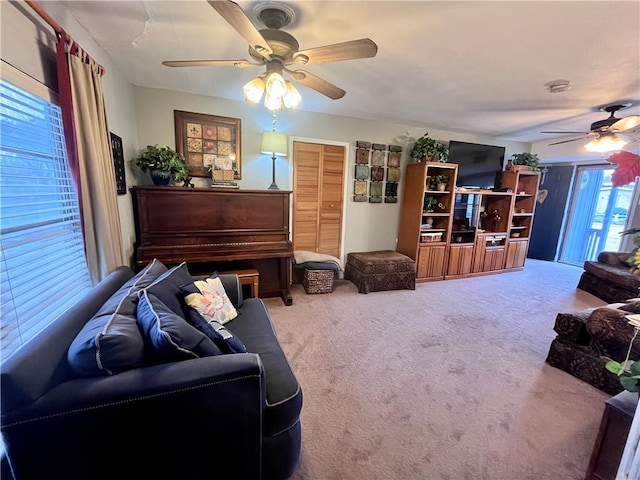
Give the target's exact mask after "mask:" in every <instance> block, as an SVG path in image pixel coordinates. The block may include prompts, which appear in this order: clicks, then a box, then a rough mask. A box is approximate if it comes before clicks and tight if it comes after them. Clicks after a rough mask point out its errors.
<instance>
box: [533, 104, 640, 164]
mask: <svg viewBox="0 0 640 480" xmlns="http://www.w3.org/2000/svg"><path fill="white" fill-rule="evenodd" d="M630 106H631V103H619V104H613V105H607V106H605V107H602V108H600V110H601V111H603V112H608V113H609V117H608V118H605V119H604V120H598V121H597V122H593V123H592V124H591V127H590V131H589V132H561V131H544V132H540V133H582V134H584V135H586V136H587V138H591V139H592V140H591V142H589V143H588V144H587V145H585V148H586V149H587V150H591V151H596V152H606V151H612V150H619V149H620V148H621V147H622V146H624V145H625V144H627V143H631V142H634V141H636V139H635V138H634V137H632V136H631V135H629V134H630V133H633V132H634V131H635V130H636V129H637V127H638V126H640V115H630V116H628V117H625V118H618V117H616V116H615V113H616V112H617V111H618V110H622V109H625V108H629V107H630ZM583 138H584V137H579V138H572V139H570V140H562V141H560V142H554V143H550V144H549V145H559V144H561V143H568V142H575V141H577V140H582V139H583ZM590 147H591V148H590ZM603 149H604V150H603Z"/></svg>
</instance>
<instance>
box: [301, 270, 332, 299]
mask: <svg viewBox="0 0 640 480" xmlns="http://www.w3.org/2000/svg"><path fill="white" fill-rule="evenodd" d="M302 286H303V287H304V291H305V292H307V293H309V294H314V293H331V292H332V291H333V270H309V269H308V268H305V269H304V278H303V279H302Z"/></svg>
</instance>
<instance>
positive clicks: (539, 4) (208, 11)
mask: <svg viewBox="0 0 640 480" xmlns="http://www.w3.org/2000/svg"><path fill="white" fill-rule="evenodd" d="M63 3H64V5H65V7H66V8H67V9H68V10H69V11H70V12H71V13H72V15H73V16H74V17H75V18H76V19H77V20H78V21H79V23H80V24H81V25H83V26H84V27H85V28H86V30H87V31H88V32H89V33H90V34H91V35H92V36H93V37H94V38H95V40H96V42H97V43H98V44H99V45H100V46H101V47H103V48H104V49H105V50H106V51H107V52H109V54H110V55H111V56H112V58H113V61H114V62H115V63H116V64H117V65H118V67H119V68H120V70H121V71H122V73H123V74H124V75H125V76H126V77H128V79H129V80H130V81H131V82H132V83H133V84H135V85H141V86H147V87H154V88H163V89H170V90H176V91H181V92H189V93H195V94H203V95H210V96H214V97H222V98H227V99H232V100H239V101H241V100H242V99H243V94H242V85H244V83H246V82H247V81H249V80H250V79H252V78H254V77H256V76H257V75H259V74H260V73H262V72H263V71H264V70H263V67H255V68H254V67H250V68H243V69H240V68H234V67H193V68H170V67H165V66H163V65H161V62H162V61H163V60H192V59H242V58H246V59H250V57H249V55H248V52H247V44H246V42H245V40H244V39H243V38H242V37H241V36H240V35H239V34H238V33H237V32H236V31H235V30H234V29H233V28H232V27H231V26H229V25H228V24H227V23H226V22H225V21H224V20H223V19H222V17H221V16H220V15H219V14H218V13H217V12H216V11H215V10H214V9H213V8H212V7H211V6H210V5H209V4H208V3H207V2H206V1H204V0H202V1H142V2H141V1H113V2H111V1H99V2H98V1H70V2H63ZM238 3H239V5H240V6H241V7H242V8H243V10H244V11H245V12H246V13H247V14H248V15H249V16H251V11H252V9H253V8H254V7H255V5H256V4H257V3H259V2H246V1H242V2H238ZM285 3H287V4H288V5H289V6H290V7H292V8H293V9H294V11H295V12H296V18H295V20H294V22H293V23H292V24H291V25H289V26H288V27H285V28H284V30H285V31H287V32H288V33H290V34H292V35H293V36H294V37H295V38H296V39H297V40H298V42H299V44H300V48H301V49H309V48H312V47H317V46H322V45H328V44H333V43H339V42H344V41H348V40H353V39H358V38H364V37H368V38H371V39H372V40H373V41H374V42H376V43H377V45H378V54H377V55H376V57H374V58H368V59H360V60H349V61H343V62H335V63H327V64H317V65H308V66H306V67H303V68H304V69H306V70H307V71H309V72H311V73H313V74H315V75H318V76H320V77H322V78H324V79H325V80H328V81H329V82H331V83H333V84H335V85H337V86H339V87H341V88H343V89H345V90H346V91H347V94H346V95H345V97H344V98H342V99H340V100H330V99H329V98H326V97H324V96H323V95H321V94H318V93H317V92H315V91H313V90H311V89H309V88H307V87H305V86H304V85H300V86H299V88H298V89H299V91H300V93H301V94H302V97H303V103H302V105H301V107H299V108H301V109H303V110H309V111H314V112H323V113H330V114H335V115H344V116H350V117H359V118H367V119H376V120H381V121H385V122H391V123H400V124H406V125H413V126H416V127H425V128H429V127H432V128H438V129H442V130H452V131H459V132H472V133H478V134H484V135H490V136H493V137H499V138H503V139H505V140H512V141H524V142H534V141H538V140H543V139H550V138H557V137H564V138H566V137H567V135H547V134H540V133H539V132H540V131H541V130H563V131H579V132H588V131H589V125H590V124H591V123H592V122H594V121H597V120H601V119H604V118H606V117H607V116H608V114H607V113H605V112H600V111H598V107H601V106H604V105H607V104H612V103H619V102H623V101H627V102H629V101H631V102H633V106H632V107H631V108H629V109H627V110H623V111H621V112H618V113H617V114H616V116H617V117H625V116H628V115H631V114H636V115H638V114H640V2H638V1H621V2H616V1H586V2H580V1H533V2H521V1H506V2H505V1H498V2H485V1H467V2H458V1H442V2H435V1H408V2H405V1H368V2H355V1H347V2H345V1H297V2H285ZM43 6H44V7H45V8H46V2H43ZM254 23H255V22H254ZM256 26H257V27H258V28H263V26H262V25H256ZM556 79H567V80H570V81H571V82H572V84H573V85H572V88H571V90H570V91H568V92H565V93H556V94H552V93H549V92H548V91H547V89H546V88H545V86H544V84H545V83H546V82H549V81H552V80H556ZM580 136H581V135H578V137H580Z"/></svg>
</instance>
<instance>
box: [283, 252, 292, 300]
mask: <svg viewBox="0 0 640 480" xmlns="http://www.w3.org/2000/svg"><path fill="white" fill-rule="evenodd" d="M280 272H281V273H282V275H280V278H281V280H280V281H281V286H282V289H281V290H280V297H281V298H282V301H283V302H284V304H285V305H286V306H290V305H293V297H292V296H291V257H286V258H281V259H280Z"/></svg>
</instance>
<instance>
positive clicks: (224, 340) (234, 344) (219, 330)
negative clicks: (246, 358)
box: [187, 308, 247, 353]
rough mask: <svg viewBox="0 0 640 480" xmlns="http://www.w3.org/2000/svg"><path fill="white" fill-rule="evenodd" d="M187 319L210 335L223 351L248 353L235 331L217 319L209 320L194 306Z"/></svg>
mask: <svg viewBox="0 0 640 480" xmlns="http://www.w3.org/2000/svg"><path fill="white" fill-rule="evenodd" d="M189 310H190V312H189V316H188V317H187V321H188V322H189V323H190V324H191V325H193V326H194V327H195V328H197V329H198V330H200V331H201V332H202V333H204V334H205V335H206V336H207V337H209V338H210V339H211V340H212V341H213V343H215V344H216V345H217V346H218V348H220V350H222V352H223V353H246V352H247V347H245V346H244V343H242V341H241V340H240V339H239V338H238V337H236V336H235V335H234V334H233V333H231V332H230V331H229V330H227V329H226V328H225V327H224V326H223V325H221V324H219V323H218V322H216V321H215V320H212V321H210V322H207V321H206V320H205V319H204V317H203V316H202V315H200V313H198V311H197V310H196V309H194V308H190V309H189Z"/></svg>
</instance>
